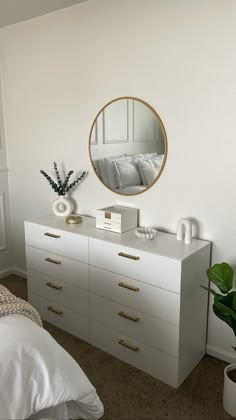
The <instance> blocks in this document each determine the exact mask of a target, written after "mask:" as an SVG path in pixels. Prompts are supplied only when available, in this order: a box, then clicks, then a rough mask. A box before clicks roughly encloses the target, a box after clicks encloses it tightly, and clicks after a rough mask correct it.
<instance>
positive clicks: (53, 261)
mask: <svg viewBox="0 0 236 420" xmlns="http://www.w3.org/2000/svg"><path fill="white" fill-rule="evenodd" d="M45 261H48V262H50V263H52V264H57V265H58V264H61V261H58V260H53V259H52V258H49V257H48V258H45Z"/></svg>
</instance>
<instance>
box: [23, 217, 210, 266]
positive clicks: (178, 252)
mask: <svg viewBox="0 0 236 420" xmlns="http://www.w3.org/2000/svg"><path fill="white" fill-rule="evenodd" d="M82 219H83V221H82V223H79V224H68V223H66V222H65V218H64V217H57V216H54V215H47V216H41V217H36V218H32V219H29V220H27V221H26V222H25V223H34V224H38V225H42V226H45V227H47V228H51V229H59V230H62V231H66V232H69V233H73V234H77V235H82V236H87V237H90V238H94V239H98V240H101V241H106V242H111V243H114V244H117V245H121V246H124V247H127V248H134V249H139V250H142V251H146V252H150V253H153V254H158V255H163V256H166V257H169V258H175V259H178V260H184V259H185V258H188V257H189V256H190V255H192V254H194V253H195V252H197V251H199V250H200V249H202V248H204V247H206V246H208V247H210V242H208V241H203V240H200V239H192V243H191V244H185V242H184V241H178V240H177V239H176V235H174V234H172V233H166V232H159V233H158V235H157V237H156V238H155V239H153V240H145V239H139V238H137V237H136V235H135V233H134V232H135V229H132V230H129V231H128V232H124V233H115V232H111V231H106V230H103V229H97V228H96V220H95V218H93V217H87V216H82Z"/></svg>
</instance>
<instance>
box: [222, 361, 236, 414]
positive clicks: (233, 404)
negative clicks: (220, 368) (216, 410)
mask: <svg viewBox="0 0 236 420" xmlns="http://www.w3.org/2000/svg"><path fill="white" fill-rule="evenodd" d="M233 369H236V364H231V365H228V366H226V368H225V370H224V392H223V406H224V409H225V411H227V413H229V414H230V415H231V416H232V417H236V382H233V381H232V380H231V379H230V378H229V377H228V373H229V372H230V371H231V370H233Z"/></svg>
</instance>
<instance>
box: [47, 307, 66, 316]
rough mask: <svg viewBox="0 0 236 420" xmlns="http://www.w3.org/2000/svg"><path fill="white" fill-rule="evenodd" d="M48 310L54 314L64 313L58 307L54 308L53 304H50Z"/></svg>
mask: <svg viewBox="0 0 236 420" xmlns="http://www.w3.org/2000/svg"><path fill="white" fill-rule="evenodd" d="M48 310H49V311H51V312H53V313H54V314H57V315H63V311H60V310H58V309H54V308H53V307H52V306H48Z"/></svg>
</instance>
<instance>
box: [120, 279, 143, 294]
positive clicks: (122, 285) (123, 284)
mask: <svg viewBox="0 0 236 420" xmlns="http://www.w3.org/2000/svg"><path fill="white" fill-rule="evenodd" d="M118 286H120V287H124V288H125V289H129V290H132V291H133V292H139V287H134V286H130V285H129V284H125V283H123V282H122V281H120V283H118Z"/></svg>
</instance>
